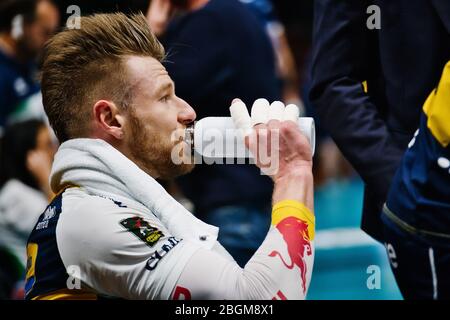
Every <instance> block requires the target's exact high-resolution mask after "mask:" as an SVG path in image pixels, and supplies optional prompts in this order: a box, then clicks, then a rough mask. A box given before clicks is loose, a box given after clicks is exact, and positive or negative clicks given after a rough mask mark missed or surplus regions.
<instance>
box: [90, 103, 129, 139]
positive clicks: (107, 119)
mask: <svg viewBox="0 0 450 320" xmlns="http://www.w3.org/2000/svg"><path fill="white" fill-rule="evenodd" d="M92 111H93V115H94V128H95V131H96V132H97V134H98V135H100V136H106V137H108V136H110V137H114V138H115V139H118V140H121V139H123V137H124V124H125V117H124V116H123V111H121V110H120V109H119V108H118V107H117V106H116V105H115V104H114V103H113V102H111V101H107V100H99V101H97V102H96V103H95V104H94V106H93V108H92Z"/></svg>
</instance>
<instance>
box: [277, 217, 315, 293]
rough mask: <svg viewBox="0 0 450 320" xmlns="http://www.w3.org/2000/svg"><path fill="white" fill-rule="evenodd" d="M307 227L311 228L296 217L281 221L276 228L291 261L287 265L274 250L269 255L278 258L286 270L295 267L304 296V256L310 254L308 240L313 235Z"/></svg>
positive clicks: (305, 270) (305, 268)
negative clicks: (297, 269) (284, 243)
mask: <svg viewBox="0 0 450 320" xmlns="http://www.w3.org/2000/svg"><path fill="white" fill-rule="evenodd" d="M308 227H310V228H311V226H308V223H307V222H306V221H303V220H302V219H299V218H297V217H287V218H284V219H282V220H281V221H280V222H278V223H277V224H276V228H277V229H278V231H279V232H280V233H281V235H282V236H283V239H284V241H285V242H286V245H287V251H288V255H289V257H290V260H291V261H290V263H288V262H287V261H286V260H285V259H284V258H283V256H282V255H281V254H280V253H279V252H278V251H275V250H274V251H272V252H271V253H270V254H269V256H270V257H276V256H278V257H280V259H281V262H282V263H283V264H284V265H285V266H286V268H288V269H292V268H294V266H297V267H298V268H299V269H300V277H301V282H302V287H303V294H306V272H307V264H306V260H305V254H306V255H308V256H310V255H311V254H312V248H311V244H310V240H312V237H313V236H314V235H313V234H311V235H310V232H309V230H308ZM312 230H314V229H312ZM313 232H314V231H312V233H313ZM311 236H312V237H311Z"/></svg>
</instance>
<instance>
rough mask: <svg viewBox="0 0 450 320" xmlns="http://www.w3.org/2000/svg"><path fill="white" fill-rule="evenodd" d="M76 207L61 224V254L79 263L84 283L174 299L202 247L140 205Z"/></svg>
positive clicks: (117, 293) (105, 290)
mask: <svg viewBox="0 0 450 320" xmlns="http://www.w3.org/2000/svg"><path fill="white" fill-rule="evenodd" d="M73 210H74V211H76V214H69V215H65V216H63V217H64V218H63V219H62V220H61V221H60V224H58V229H57V238H58V247H59V248H60V254H61V258H62V260H63V262H64V265H65V266H66V268H67V267H68V266H69V265H77V266H79V267H80V278H81V281H82V283H83V284H84V285H85V286H86V287H88V288H91V289H93V290H95V291H96V292H97V293H98V294H101V295H107V296H113V297H120V298H125V299H168V298H169V295H170V293H171V291H172V289H173V287H174V285H175V283H176V281H177V280H178V277H179V275H180V273H181V271H182V269H183V267H184V265H185V264H186V263H187V261H188V259H189V258H190V256H191V255H192V254H193V253H194V252H195V251H196V250H197V249H198V248H197V246H196V245H193V244H191V243H188V242H187V241H185V240H182V239H177V238H175V237H173V236H172V235H171V234H170V233H169V232H168V231H167V229H165V228H164V226H162V225H161V224H160V223H159V221H157V220H155V219H152V217H150V216H148V215H147V216H146V215H145V214H142V213H139V212H136V211H134V210H128V209H127V208H113V207H109V208H108V209H106V210H105V208H101V207H100V208H99V207H96V206H95V205H94V206H92V204H91V206H90V207H87V206H86V205H82V206H78V207H76V208H74V209H73ZM80 248H82V249H81V250H80Z"/></svg>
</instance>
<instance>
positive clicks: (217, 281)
mask: <svg viewBox="0 0 450 320" xmlns="http://www.w3.org/2000/svg"><path fill="white" fill-rule="evenodd" d="M314 228H315V227H314V215H313V213H312V212H311V211H310V210H309V209H307V208H306V207H305V206H303V205H302V204H301V203H298V202H296V201H292V200H288V201H282V202H280V203H279V204H277V205H276V206H274V209H273V212H272V226H271V227H270V229H269V232H268V234H267V237H266V239H265V240H264V242H263V243H262V244H261V246H260V247H259V249H258V250H257V251H256V253H255V254H254V255H253V257H252V258H251V259H250V261H249V262H248V263H247V264H246V266H245V268H243V269H242V268H240V267H239V266H238V265H237V263H236V262H234V261H230V260H229V259H227V258H226V257H224V256H222V255H220V254H218V253H216V252H213V251H210V250H205V249H200V250H199V251H198V252H197V253H196V254H195V255H194V256H193V257H192V258H191V259H190V261H189V263H188V264H187V265H186V267H185V269H184V270H183V272H182V274H181V276H180V278H179V280H178V283H177V285H176V287H175V288H174V289H173V291H172V298H173V299H180V298H183V297H182V296H180V292H181V293H183V294H182V295H183V296H184V298H187V297H189V298H192V299H282V300H284V299H304V298H305V297H306V294H307V290H308V287H309V283H310V280H311V273H312V270H313V262H314V241H313V239H314Z"/></svg>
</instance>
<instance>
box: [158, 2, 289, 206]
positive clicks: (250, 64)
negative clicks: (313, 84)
mask: <svg viewBox="0 0 450 320" xmlns="http://www.w3.org/2000/svg"><path fill="white" fill-rule="evenodd" d="M162 40H163V44H164V46H165V48H166V51H167V53H168V57H167V62H166V63H165V66H166V68H167V70H168V72H169V75H170V76H171V77H172V79H173V80H174V82H175V86H176V93H177V95H178V96H180V97H181V98H183V99H185V100H186V101H187V102H188V103H189V104H191V106H192V107H193V108H194V109H195V112H196V113H197V119H202V118H204V117H207V116H230V111H229V107H230V105H231V101H232V100H233V98H241V99H242V100H243V101H244V102H245V103H246V104H247V107H248V108H250V107H251V106H252V104H253V102H254V101H255V100H256V99H258V98H266V99H267V100H269V101H274V100H279V99H280V97H281V88H280V84H279V82H278V79H277V76H276V71H275V58H274V53H273V49H272V46H271V43H270V40H269V38H268V36H267V34H266V33H265V31H264V29H263V27H262V26H261V24H260V23H259V22H258V19H257V17H256V15H254V14H252V12H251V11H250V10H249V9H248V8H246V6H245V5H243V4H242V3H240V2H239V1H238V0H211V1H210V2H209V3H208V4H207V5H205V6H204V7H203V8H201V9H199V10H196V11H194V12H190V13H188V14H186V15H184V16H181V17H179V18H178V19H176V20H174V21H172V22H171V23H170V25H169V28H168V30H167V32H166V34H165V36H164V38H163V39H162ZM179 183H180V185H181V188H182V191H183V192H184V194H185V195H186V196H187V197H188V198H190V199H191V200H192V201H193V202H194V204H195V206H196V209H197V213H198V214H202V213H203V212H205V211H208V210H210V209H214V208H217V207H220V206H225V205H237V204H252V205H253V206H261V207H265V206H267V205H270V202H271V194H272V182H271V180H270V178H268V177H267V176H261V175H260V172H259V169H258V168H257V167H256V166H254V165H197V166H196V168H195V169H194V171H193V172H192V173H191V174H189V175H187V176H184V177H181V178H180V179H179Z"/></svg>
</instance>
